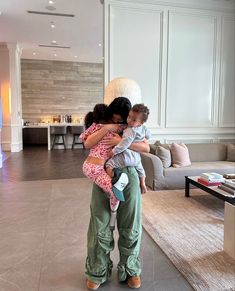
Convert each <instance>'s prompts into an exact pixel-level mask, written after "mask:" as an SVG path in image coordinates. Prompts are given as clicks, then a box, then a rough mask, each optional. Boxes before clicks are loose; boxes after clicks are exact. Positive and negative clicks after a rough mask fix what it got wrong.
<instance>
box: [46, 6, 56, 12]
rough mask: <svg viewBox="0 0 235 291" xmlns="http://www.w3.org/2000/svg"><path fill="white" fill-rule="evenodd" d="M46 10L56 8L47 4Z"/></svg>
mask: <svg viewBox="0 0 235 291" xmlns="http://www.w3.org/2000/svg"><path fill="white" fill-rule="evenodd" d="M45 8H46V9H47V10H50V11H55V10H56V8H55V7H54V6H51V5H48V6H46V7H45Z"/></svg>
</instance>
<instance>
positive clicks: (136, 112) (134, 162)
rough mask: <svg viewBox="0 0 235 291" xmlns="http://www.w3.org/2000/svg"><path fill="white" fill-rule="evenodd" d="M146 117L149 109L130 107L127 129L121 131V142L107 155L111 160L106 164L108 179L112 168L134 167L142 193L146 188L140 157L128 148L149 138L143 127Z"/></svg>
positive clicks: (137, 106)
mask: <svg viewBox="0 0 235 291" xmlns="http://www.w3.org/2000/svg"><path fill="white" fill-rule="evenodd" d="M148 115H149V109H148V108H147V107H146V106H145V105H144V104H136V105H134V106H133V107H132V109H131V110H130V112H129V115H128V117H127V124H128V127H127V128H126V129H125V130H124V131H123V136H122V140H121V141H120V142H119V144H118V145H116V146H115V147H114V148H113V149H112V150H111V152H110V153H109V157H111V158H110V159H109V160H108V161H107V162H106V171H107V173H108V174H109V175H110V177H112V176H113V169H114V168H124V167H128V166H134V167H135V168H136V170H137V172H138V175H139V177H140V187H141V192H142V193H145V192H146V191H147V187H146V185H145V171H144V168H143V166H142V163H141V157H140V154H139V153H138V152H135V151H132V150H130V149H128V148H129V146H130V145H131V144H132V143H133V142H141V141H143V140H144V139H149V138H150V132H149V130H148V129H147V128H146V126H145V125H143V124H144V122H146V121H147V119H148Z"/></svg>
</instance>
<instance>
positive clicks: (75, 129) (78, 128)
mask: <svg viewBox="0 0 235 291" xmlns="http://www.w3.org/2000/svg"><path fill="white" fill-rule="evenodd" d="M84 130H85V127H84V126H83V125H79V126H71V133H72V135H73V144H72V150H73V148H74V145H76V144H82V147H83V149H85V147H84V143H83V142H82V141H81V140H80V139H79V138H78V137H79V135H80V134H81V133H83V131H84Z"/></svg>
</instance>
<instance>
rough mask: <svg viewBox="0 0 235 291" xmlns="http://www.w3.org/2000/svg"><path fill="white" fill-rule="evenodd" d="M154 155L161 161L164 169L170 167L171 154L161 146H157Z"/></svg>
mask: <svg viewBox="0 0 235 291" xmlns="http://www.w3.org/2000/svg"><path fill="white" fill-rule="evenodd" d="M155 155H156V156H158V157H159V159H160V160H161V161H162V165H163V167H164V168H169V167H170V166H171V152H170V150H169V149H166V148H164V147H162V146H160V145H159V146H157V148H156V152H155Z"/></svg>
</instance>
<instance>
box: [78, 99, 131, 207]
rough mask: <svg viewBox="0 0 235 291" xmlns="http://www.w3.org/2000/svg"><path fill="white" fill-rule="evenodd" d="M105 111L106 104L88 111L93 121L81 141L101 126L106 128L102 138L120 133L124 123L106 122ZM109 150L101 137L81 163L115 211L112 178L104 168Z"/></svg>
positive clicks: (85, 172)
mask: <svg viewBox="0 0 235 291" xmlns="http://www.w3.org/2000/svg"><path fill="white" fill-rule="evenodd" d="M106 112H107V106H106V105H104V104H97V105H96V106H95V108H94V111H93V112H92V113H91V112H89V113H88V114H90V115H92V118H91V120H93V121H94V122H93V123H92V124H91V126H89V127H88V128H87V129H86V130H85V131H84V132H83V133H82V134H81V135H80V139H81V140H82V141H85V140H86V139H87V138H88V136H89V135H91V134H93V133H94V132H96V131H97V130H100V129H101V128H103V127H104V128H106V129H107V133H106V134H105V135H104V137H103V138H107V137H108V138H109V137H113V136H114V135H115V133H121V132H122V131H123V129H124V128H126V126H125V125H121V124H107V121H106V119H107V115H106V114H105V113H106ZM110 150H111V146H110V145H107V144H106V143H104V142H103V139H102V140H101V141H100V142H98V143H97V144H96V145H95V146H93V147H92V148H91V149H90V152H89V155H88V157H87V159H86V160H85V162H84V164H83V173H84V174H85V175H86V176H87V177H88V178H90V179H91V180H92V181H93V182H95V183H96V184H97V185H98V186H99V187H100V188H102V189H103V190H104V191H105V192H107V193H108V194H109V195H110V208H111V210H112V211H113V212H116V210H117V208H118V206H119V200H118V199H117V198H116V197H115V194H114V192H113V190H112V189H113V185H112V178H111V177H110V176H109V175H108V174H107V173H106V171H105V168H104V165H105V162H106V161H107V160H108V153H109V152H110ZM123 174H124V173H123Z"/></svg>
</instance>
